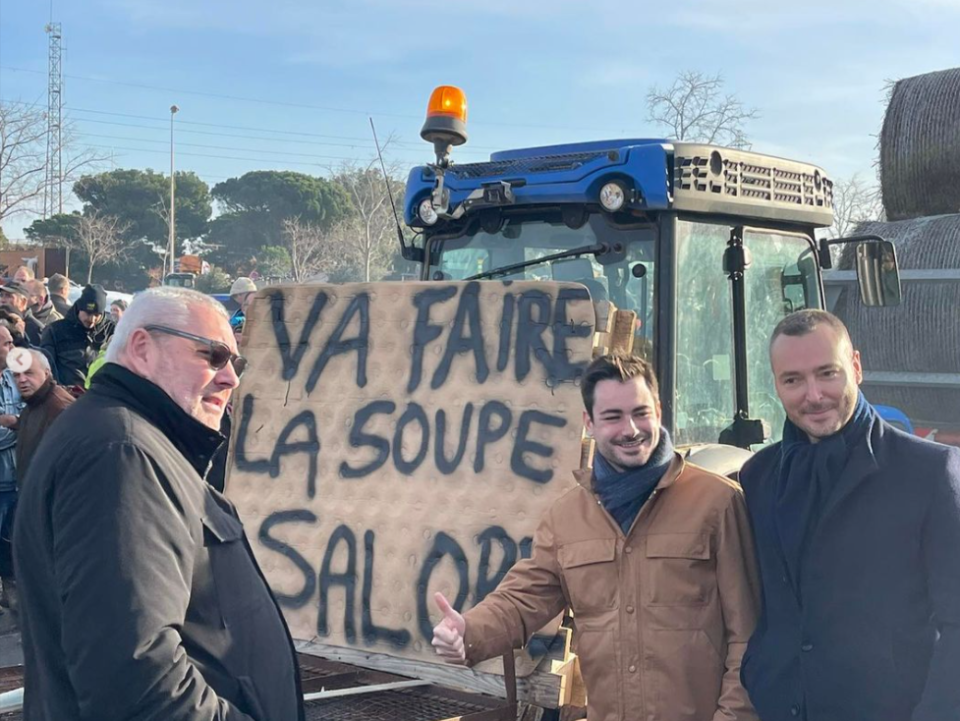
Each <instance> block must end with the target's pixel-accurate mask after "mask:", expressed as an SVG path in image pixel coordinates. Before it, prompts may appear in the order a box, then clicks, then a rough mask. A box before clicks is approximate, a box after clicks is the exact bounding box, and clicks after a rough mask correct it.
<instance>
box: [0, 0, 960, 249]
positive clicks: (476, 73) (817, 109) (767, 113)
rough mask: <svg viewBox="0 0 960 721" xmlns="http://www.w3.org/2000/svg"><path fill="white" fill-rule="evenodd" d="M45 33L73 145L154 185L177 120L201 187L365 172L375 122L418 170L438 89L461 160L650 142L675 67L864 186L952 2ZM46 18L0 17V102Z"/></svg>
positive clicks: (41, 8) (188, 2)
mask: <svg viewBox="0 0 960 721" xmlns="http://www.w3.org/2000/svg"><path fill="white" fill-rule="evenodd" d="M53 17H54V19H55V20H57V21H59V22H61V23H62V24H63V35H64V47H65V53H64V74H65V75H66V77H65V92H64V99H65V112H66V114H67V115H68V117H69V118H70V119H71V120H72V121H73V122H74V124H75V127H76V129H77V130H78V132H79V135H80V137H81V140H82V142H84V143H86V144H88V145H91V146H96V150H97V151H98V152H101V153H104V154H107V155H111V154H112V156H113V163H114V165H115V166H116V167H138V168H147V167H152V168H155V169H158V170H163V171H166V169H168V167H169V156H168V152H169V145H168V143H169V107H170V105H171V104H174V103H175V104H177V105H178V106H179V107H180V109H181V110H180V112H179V113H178V115H177V116H176V119H177V126H176V127H177V150H178V153H177V155H178V160H177V168H178V169H189V170H193V171H195V172H196V173H197V174H199V175H200V176H201V177H202V178H204V179H205V180H206V181H207V182H208V183H210V184H211V186H212V185H213V184H215V183H217V182H219V181H220V180H223V179H225V178H228V177H233V176H237V175H241V174H242V173H244V172H246V171H249V170H253V169H258V168H274V169H279V168H289V169H291V170H298V171H301V172H308V173H316V174H323V173H324V172H325V168H328V167H329V166H331V165H335V164H337V163H338V162H340V159H342V158H358V159H368V158H369V157H370V155H371V153H372V152H373V144H372V141H371V139H370V128H369V124H368V120H367V117H368V115H370V116H373V118H374V120H375V122H376V124H377V130H378V133H379V134H380V136H381V138H383V137H386V136H388V135H390V134H391V133H392V134H394V135H395V136H396V138H397V140H398V142H397V143H396V144H394V145H393V146H392V147H391V148H390V149H389V157H390V159H391V160H394V161H396V162H398V163H400V164H402V165H404V166H412V165H415V164H418V163H422V162H425V161H428V160H430V159H431V148H430V147H429V146H428V145H427V144H425V143H423V142H422V141H420V139H419V130H420V125H421V123H422V118H423V112H424V109H425V107H426V102H427V99H428V97H429V94H430V91H431V89H432V88H433V87H434V86H435V85H438V84H455V85H459V86H461V87H462V88H464V89H465V90H466V92H467V97H468V99H469V104H470V110H469V113H470V116H469V132H470V142H469V143H468V145H467V146H465V147H463V148H459V149H457V150H456V155H455V159H459V160H460V161H461V162H465V161H469V160H474V161H475V160H481V159H483V158H484V157H486V155H487V154H488V153H489V152H490V151H493V150H497V149H502V148H507V147H522V146H524V145H539V144H544V143H552V142H561V141H576V140H586V139H596V138H602V137H617V136H653V137H658V136H660V135H662V131H658V130H657V129H656V128H655V127H653V126H651V124H650V123H649V122H648V121H647V120H646V107H645V97H646V93H647V90H648V89H649V88H650V87H651V86H652V85H657V84H659V85H664V84H668V83H669V82H670V81H671V80H672V78H673V77H674V76H675V75H676V74H677V72H678V71H680V70H687V69H689V70H699V71H702V72H704V73H711V74H712V73H717V72H719V73H722V75H723V76H724V78H725V80H726V88H727V90H728V91H730V92H734V93H736V94H737V95H739V96H740V98H741V99H742V100H743V101H744V102H745V103H747V104H748V105H750V106H754V107H756V108H758V109H759V110H760V113H761V117H759V118H758V119H756V120H753V121H751V122H750V123H749V124H748V126H747V133H748V136H749V138H750V139H751V140H752V142H753V147H754V149H755V150H758V151H760V152H767V153H771V154H775V155H784V156H788V157H793V158H796V159H799V160H807V161H810V162H815V163H817V164H818V165H821V166H823V167H824V168H826V169H827V171H828V172H829V173H832V174H833V175H835V176H839V177H848V176H850V175H853V174H854V173H860V174H862V175H864V176H865V177H872V175H873V164H874V161H875V157H876V134H877V133H878V132H879V128H880V123H881V121H882V118H883V111H884V87H885V84H886V82H887V81H888V80H894V79H898V78H902V77H908V76H911V75H917V74H920V73H924V72H929V71H934V70H941V69H944V68H948V67H956V66H958V65H960V42H958V41H957V35H956V32H957V28H958V27H960V0H870V1H868V0H806V2H804V3H798V2H795V0H791V1H789V2H787V1H786V0H710V1H706V0H674V2H673V3H672V4H670V5H666V4H665V3H652V2H649V0H648V1H647V2H642V1H641V2H634V3H630V2H622V1H621V2H611V1H608V0H592V1H591V2H573V1H572V0H552V1H551V2H544V1H542V0H526V2H523V1H522V0H512V1H506V0H457V1H456V2H454V1H452V0H350V1H349V2H348V1H347V0H314V1H313V2H306V1H304V0H231V1H230V2H227V1H225V0H82V1H80V2H78V1H76V0H75V1H74V2H70V3H67V2H65V0H54V6H53ZM49 19H50V4H49V2H48V1H47V0H0V98H2V99H3V100H5V101H10V100H17V101H31V102H32V101H37V102H39V103H40V104H41V105H45V103H46V69H47V36H46V34H45V33H44V31H43V28H44V25H45V24H46V23H47V22H48V21H49ZM129 116H136V117H129ZM107 167H108V168H109V167H110V164H109V163H108V164H107ZM30 220H31V218H27V217H19V218H16V219H14V220H13V221H11V222H8V223H5V226H4V230H5V231H6V232H7V234H8V236H10V237H12V238H18V237H20V235H21V228H22V227H23V226H24V225H27V224H29V222H30Z"/></svg>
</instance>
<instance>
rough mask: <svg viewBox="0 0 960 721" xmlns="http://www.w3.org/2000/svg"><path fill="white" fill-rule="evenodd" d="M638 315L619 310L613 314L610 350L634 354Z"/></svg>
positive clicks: (629, 311) (630, 311)
mask: <svg viewBox="0 0 960 721" xmlns="http://www.w3.org/2000/svg"><path fill="white" fill-rule="evenodd" d="M636 327H637V314H636V313H635V312H634V311H632V310H618V311H616V313H614V314H613V330H612V331H611V333H610V350H611V352H616V353H632V352H633V340H634V338H635V336H634V330H635V329H636Z"/></svg>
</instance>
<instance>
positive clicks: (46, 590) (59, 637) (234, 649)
mask: <svg viewBox="0 0 960 721" xmlns="http://www.w3.org/2000/svg"><path fill="white" fill-rule="evenodd" d="M106 360H107V363H106V364H105V365H104V366H103V368H102V369H101V370H100V371H99V372H98V373H97V374H96V375H95V376H94V379H93V383H92V386H91V389H90V390H89V391H88V392H87V393H86V394H85V395H84V396H83V397H82V398H81V399H80V400H78V401H77V402H76V403H74V404H73V405H72V406H71V407H70V408H68V409H67V410H66V411H65V412H64V413H63V414H62V415H61V416H60V418H59V419H58V421H57V423H56V424H55V425H54V426H53V427H52V428H51V429H50V431H49V432H48V433H47V435H46V436H45V437H44V439H43V441H42V442H41V444H40V447H39V449H38V450H37V454H36V457H35V458H34V460H33V463H32V465H31V466H30V471H29V473H28V475H27V477H26V479H25V480H24V484H23V493H22V501H21V503H22V506H21V507H22V515H21V519H22V520H23V522H22V523H18V524H17V527H16V529H15V537H14V553H15V557H16V562H17V568H18V571H19V574H20V584H19V585H20V595H21V602H22V607H23V609H24V611H23V624H22V627H23V648H24V660H25V672H26V683H25V687H26V696H25V699H24V719H25V721H80V720H81V719H108V718H109V719H135V718H136V719H164V721H179V720H183V721H187V720H188V719H189V720H190V721H214V719H216V720H217V721H251V720H252V719H256V720H257V721H295V720H296V719H303V709H302V704H301V702H300V699H301V692H300V685H299V678H298V674H297V663H296V657H295V653H294V649H293V644H292V642H291V639H290V634H289V632H288V630H287V627H286V624H285V623H284V620H283V616H282V615H281V613H280V610H279V608H278V607H277V604H276V602H275V600H274V598H273V596H272V594H271V593H270V589H269V588H268V586H267V584H266V582H265V581H264V579H263V576H262V574H261V573H260V569H259V568H258V566H257V563H256V561H255V560H254V557H253V555H252V553H251V551H250V547H249V544H248V543H247V540H246V538H245V535H244V530H243V526H242V525H241V523H240V520H239V518H238V517H237V513H236V511H235V510H234V508H233V506H232V505H231V504H230V502H229V501H227V500H226V499H225V498H224V497H223V496H222V495H220V493H218V492H217V491H216V490H215V489H213V488H212V487H211V486H210V485H209V484H208V483H206V482H205V481H204V476H205V474H206V473H207V471H208V468H209V465H210V459H211V457H212V456H213V454H214V452H215V451H216V450H217V448H219V446H220V444H221V443H222V442H223V437H222V436H221V435H220V433H219V432H218V431H217V429H218V428H219V426H220V420H221V416H222V414H223V412H224V409H225V408H226V404H227V401H228V399H229V397H230V393H231V392H232V391H233V389H234V388H236V387H237V385H238V384H239V376H240V375H241V374H242V373H243V371H244V368H245V367H246V361H245V360H244V359H243V358H242V357H240V356H239V355H237V346H236V342H235V340H234V337H233V332H232V331H231V329H230V323H229V318H228V316H227V313H226V311H225V310H224V308H223V307H222V306H221V305H220V304H219V303H218V302H217V301H215V300H214V299H212V298H210V297H208V296H205V295H202V294H200V293H197V292H195V291H191V290H186V289H183V288H169V287H166V288H156V289H153V290H149V291H145V292H144V293H142V294H140V295H138V296H137V297H136V299H135V300H134V301H133V303H132V304H131V305H130V308H129V310H127V312H126V313H125V314H124V316H123V318H122V319H121V321H120V323H119V325H118V326H117V330H116V333H115V335H114V337H113V340H112V342H111V344H110V346H109V348H108V350H107V356H106Z"/></svg>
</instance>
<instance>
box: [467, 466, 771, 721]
mask: <svg viewBox="0 0 960 721" xmlns="http://www.w3.org/2000/svg"><path fill="white" fill-rule="evenodd" d="M574 475H575V476H576V477H577V481H578V485H577V486H576V487H575V488H573V489H571V490H570V491H569V492H567V493H566V494H565V495H563V496H562V497H561V498H559V499H558V500H557V501H556V503H554V505H553V506H552V507H551V509H550V510H549V511H548V512H547V513H546V514H545V515H544V517H543V519H541V522H540V526H539V528H538V529H537V533H536V535H535V538H534V547H533V553H532V556H531V558H529V559H526V560H524V561H521V562H519V563H517V564H516V565H515V566H514V567H513V568H512V569H511V570H510V572H509V573H508V574H507V576H506V577H505V578H504V580H503V582H502V583H501V584H500V586H499V587H498V588H497V589H496V591H494V592H493V593H491V594H490V595H489V596H487V598H486V599H484V601H483V602H481V603H480V604H479V605H477V606H476V607H475V608H473V609H470V610H469V611H467V612H466V613H465V614H464V616H465V618H466V624H467V630H466V638H465V645H466V653H467V662H468V663H469V664H471V665H472V664H474V663H478V662H479V661H482V660H484V659H487V658H491V657H493V656H497V655H500V654H503V653H505V652H506V651H508V650H509V649H511V648H517V647H520V646H522V645H523V644H524V643H526V642H527V641H528V640H529V638H530V636H531V635H532V634H533V633H534V632H535V631H537V630H538V629H540V628H541V627H542V626H544V625H545V624H546V623H547V622H548V621H550V619H552V618H554V617H556V616H557V614H559V613H560V612H561V611H562V610H563V609H564V608H566V607H569V608H571V609H572V610H573V616H574V624H575V634H574V643H575V649H576V652H577V654H578V655H579V657H580V666H581V671H582V673H583V678H584V683H585V684H586V688H587V696H588V704H589V709H588V717H589V719H590V721H618V720H621V719H624V720H625V719H643V720H644V721H711V720H712V721H733V720H736V721H748V720H749V721H755V720H756V719H757V716H756V714H755V712H754V711H753V708H752V706H751V705H750V702H749V700H748V698H747V693H746V691H745V690H744V689H743V687H742V686H741V685H740V659H741V658H742V656H743V653H744V651H745V649H746V646H747V641H748V640H749V638H750V634H751V633H752V632H753V628H754V625H755V623H756V618H757V609H758V607H759V600H760V590H759V589H760V586H759V579H758V575H757V569H756V562H755V556H754V547H753V538H752V536H751V532H750V527H749V523H748V520H747V512H746V506H745V504H744V501H743V493H742V491H741V490H740V487H739V486H738V485H737V484H736V483H734V482H733V481H730V480H728V479H726V478H723V477H721V476H717V475H715V474H713V473H710V472H709V471H706V470H704V469H702V468H699V467H697V466H694V465H692V464H688V463H685V462H684V461H683V459H682V458H681V457H680V456H679V455H677V456H676V457H675V458H674V461H673V463H672V464H671V466H670V469H669V470H668V471H667V473H666V475H665V476H664V477H663V479H662V480H661V481H660V483H659V485H658V486H657V488H656V490H655V491H654V493H653V495H652V496H651V498H650V500H649V501H647V503H646V504H645V505H644V506H643V508H642V509H641V510H640V513H639V514H638V516H637V518H636V520H635V521H634V523H633V526H631V528H630V530H629V532H628V533H627V534H626V535H624V534H623V532H622V531H621V529H620V527H619V525H617V523H616V522H615V521H614V520H613V518H612V517H611V516H610V515H609V514H608V513H607V512H606V510H605V509H603V507H602V506H601V505H600V501H599V500H598V499H597V497H596V495H594V493H593V491H592V490H591V473H590V472H589V471H577V472H575V474H574Z"/></svg>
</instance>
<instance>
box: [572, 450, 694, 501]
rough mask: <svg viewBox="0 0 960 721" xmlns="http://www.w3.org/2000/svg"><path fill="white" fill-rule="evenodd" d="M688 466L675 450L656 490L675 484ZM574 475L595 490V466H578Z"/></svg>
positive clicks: (577, 479)
mask: <svg viewBox="0 0 960 721" xmlns="http://www.w3.org/2000/svg"><path fill="white" fill-rule="evenodd" d="M685 466H686V461H684V460H683V456H681V455H680V454H679V453H677V452H676V451H674V452H673V460H672V461H671V462H670V467H669V468H668V469H667V472H666V473H664V474H663V478H661V479H660V482H659V483H658V484H657V487H656V488H655V489H654V490H657V491H661V490H663V489H664V488H669V487H670V486H672V485H673V484H674V482H675V481H676V480H677V478H678V477H679V476H680V474H681V473H682V472H683V469H684V467H685ZM573 477H574V478H575V479H576V481H577V483H578V484H579V485H581V486H582V487H583V488H585V489H586V490H588V491H590V492H591V493H593V492H594V490H593V468H592V467H587V468H578V469H576V470H575V471H574V472H573Z"/></svg>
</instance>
